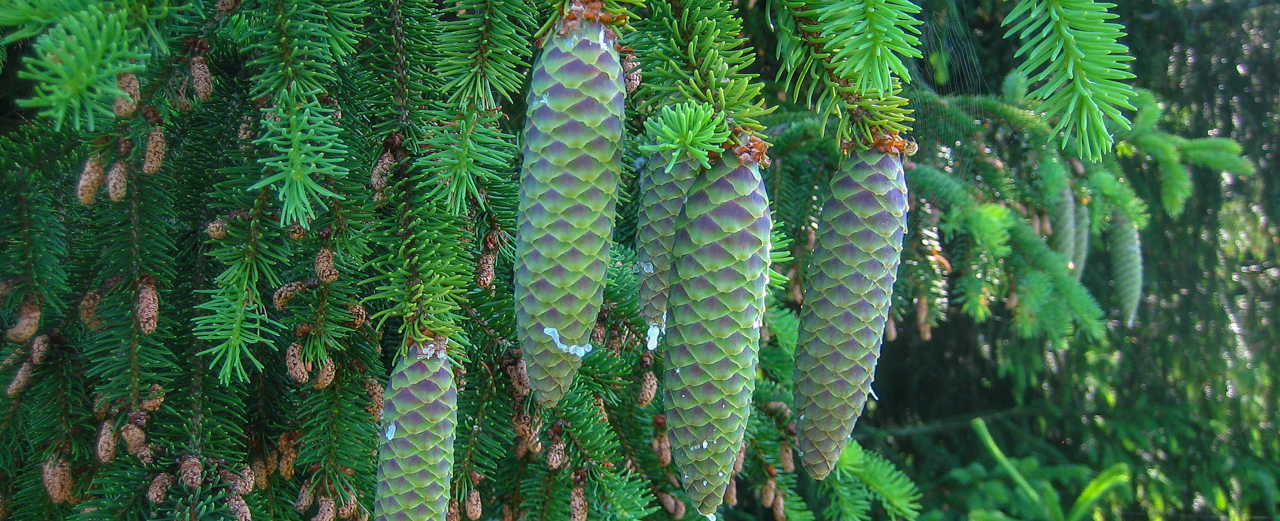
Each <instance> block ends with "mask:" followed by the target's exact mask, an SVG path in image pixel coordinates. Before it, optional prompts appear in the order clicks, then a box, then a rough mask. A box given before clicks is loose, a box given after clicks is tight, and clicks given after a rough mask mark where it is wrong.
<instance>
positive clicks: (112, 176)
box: [107, 161, 129, 203]
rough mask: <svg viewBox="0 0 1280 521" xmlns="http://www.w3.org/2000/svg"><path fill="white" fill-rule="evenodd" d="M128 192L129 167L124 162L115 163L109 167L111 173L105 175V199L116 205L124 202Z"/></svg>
mask: <svg viewBox="0 0 1280 521" xmlns="http://www.w3.org/2000/svg"><path fill="white" fill-rule="evenodd" d="M128 191H129V165H128V164H126V163H125V162H124V161H116V162H115V163H112V165H111V171H110V172H108V173H107V197H108V198H110V199H111V202H113V203H118V202H120V201H123V200H124V196H125V195H126V194H127V193H128Z"/></svg>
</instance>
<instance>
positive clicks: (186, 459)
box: [178, 455, 204, 488]
mask: <svg viewBox="0 0 1280 521" xmlns="http://www.w3.org/2000/svg"><path fill="white" fill-rule="evenodd" d="M203 472H204V465H203V464H202V463H200V458H198V457H196V456H191V455H187V456H183V457H182V459H181V460H180V461H179V462H178V477H179V478H181V479H182V483H183V484H185V485H186V486H188V487H191V488H197V487H199V486H200V482H201V481H203V480H204V476H203V475H202V473H203Z"/></svg>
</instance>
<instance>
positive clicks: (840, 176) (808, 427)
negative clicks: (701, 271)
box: [795, 151, 907, 480]
mask: <svg viewBox="0 0 1280 521" xmlns="http://www.w3.org/2000/svg"><path fill="white" fill-rule="evenodd" d="M906 214H907V185H906V180H905V178H904V176H903V171H902V163H901V161H900V159H899V156H898V155H896V154H880V153H877V152H872V151H862V152H856V153H854V154H851V155H850V156H849V157H848V158H847V159H845V162H844V164H843V165H842V166H841V169H840V171H839V172H838V173H837V174H836V175H835V176H833V177H832V179H831V190H830V195H829V197H828V199H827V201H826V203H825V204H824V205H823V207H822V218H821V222H822V226H821V227H820V229H819V233H818V236H817V238H816V244H815V246H814V252H813V255H812V257H811V260H810V265H811V268H810V270H809V274H808V277H807V278H806V279H805V290H804V291H805V293H804V298H805V301H804V304H803V305H802V307H801V311H800V336H799V340H798V342H797V347H796V362H795V394H796V396H795V400H796V401H795V408H796V412H797V413H799V414H800V420H799V422H798V425H797V428H798V436H797V443H798V445H799V449H800V453H801V454H803V461H802V462H801V463H802V464H803V466H804V468H805V470H806V471H808V473H809V475H810V476H812V477H813V478H814V479H818V480H821V479H823V478H825V477H826V476H827V474H828V473H830V472H831V468H832V466H833V465H835V462H836V460H838V459H839V458H840V452H841V450H843V449H844V446H845V443H846V441H847V440H848V439H849V434H850V433H851V432H853V427H854V425H855V424H856V423H857V420H858V415H860V414H861V413H862V409H863V407H864V406H865V405H866V401H867V396H868V395H869V394H870V392H871V382H872V380H873V379H874V374H875V366H876V360H877V359H878V358H879V356H880V346H881V342H883V339H884V329H885V323H886V322H887V320H888V317H889V304H890V302H891V301H892V296H893V283H894V281H895V280H896V279H897V273H898V262H899V259H900V256H901V253H902V239H903V236H904V235H905V233H906V227H907V221H906V219H907V217H906Z"/></svg>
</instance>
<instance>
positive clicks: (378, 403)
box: [364, 378, 387, 423]
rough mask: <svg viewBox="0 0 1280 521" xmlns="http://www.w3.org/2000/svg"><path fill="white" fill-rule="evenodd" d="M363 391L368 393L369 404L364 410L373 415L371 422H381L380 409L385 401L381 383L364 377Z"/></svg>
mask: <svg viewBox="0 0 1280 521" xmlns="http://www.w3.org/2000/svg"><path fill="white" fill-rule="evenodd" d="M364 391H365V393H366V394H368V395H369V405H366V406H365V408H364V410H365V411H368V412H369V414H372V415H373V423H382V409H383V407H384V406H385V405H386V403H387V399H386V395H385V394H383V393H385V392H386V390H385V389H383V387H382V384H380V383H378V381H377V380H375V379H373V378H365V379H364Z"/></svg>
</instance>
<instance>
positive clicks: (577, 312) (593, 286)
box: [515, 20, 624, 407]
mask: <svg viewBox="0 0 1280 521" xmlns="http://www.w3.org/2000/svg"><path fill="white" fill-rule="evenodd" d="M614 40H615V35H614V33H613V31H612V30H610V29H608V28H607V27H605V26H604V25H603V24H601V23H599V22H596V21H586V20H580V21H575V22H574V23H565V22H563V21H562V22H561V23H560V24H558V27H557V28H556V30H555V31H553V32H551V33H550V34H549V35H548V36H547V39H546V42H545V45H544V47H543V51H542V53H541V54H539V55H538V57H537V59H536V61H535V62H534V65H533V70H532V72H531V75H532V79H533V80H532V81H533V83H532V86H531V88H530V89H529V97H528V104H527V107H528V113H527V114H528V117H527V118H526V120H525V134H524V135H525V140H524V142H525V153H524V166H523V169H522V173H521V178H520V204H519V209H518V213H517V215H516V224H517V226H518V230H517V233H516V255H515V300H516V324H517V334H518V336H519V339H520V346H521V348H522V349H523V350H524V356H525V359H526V362H527V363H528V370H529V381H530V383H531V384H532V385H533V390H534V392H535V398H536V399H537V400H538V402H539V403H541V404H542V405H543V406H545V407H552V406H554V405H555V404H556V403H558V402H559V401H560V399H561V398H562V397H563V396H564V394H565V392H566V391H567V390H568V388H569V385H570V384H572V383H573V378H574V375H575V374H577V372H578V367H579V366H581V365H582V356H583V355H585V354H586V353H587V352H589V351H590V350H591V344H590V343H589V341H588V337H587V335H588V334H589V333H590V331H591V327H592V326H593V325H594V324H595V321H596V314H597V312H599V310H600V304H601V302H602V300H603V298H604V285H605V277H606V275H607V271H608V262H609V243H610V237H611V236H612V235H613V218H614V210H615V206H614V205H615V196H616V193H617V189H618V173H619V172H621V171H622V150H621V147H620V146H619V145H620V144H621V142H622V135H623V118H624V110H623V108H624V107H623V98H624V85H623V80H622V64H621V61H620V60H619V58H618V52H617V50H616V48H615V46H614Z"/></svg>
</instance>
